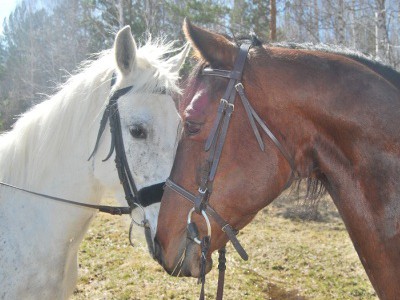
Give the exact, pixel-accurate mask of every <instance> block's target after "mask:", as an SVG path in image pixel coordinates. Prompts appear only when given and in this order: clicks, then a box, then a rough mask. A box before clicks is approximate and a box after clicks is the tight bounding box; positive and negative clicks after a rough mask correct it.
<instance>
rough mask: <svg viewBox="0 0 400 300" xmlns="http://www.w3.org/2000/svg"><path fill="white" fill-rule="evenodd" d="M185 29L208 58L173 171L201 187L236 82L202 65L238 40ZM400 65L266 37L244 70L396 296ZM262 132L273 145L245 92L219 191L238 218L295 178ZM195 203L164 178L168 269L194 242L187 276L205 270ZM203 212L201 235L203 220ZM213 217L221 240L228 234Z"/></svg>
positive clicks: (379, 283)
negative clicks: (227, 93)
mask: <svg viewBox="0 0 400 300" xmlns="http://www.w3.org/2000/svg"><path fill="white" fill-rule="evenodd" d="M184 30H185V33H186V37H187V38H188V40H189V41H190V42H191V44H192V46H193V48H194V49H195V50H196V52H197V56H198V57H199V58H200V60H201V61H200V65H199V67H198V68H197V69H196V70H195V71H194V73H193V74H192V77H191V80H190V82H189V84H188V87H187V89H186V91H185V99H184V102H183V107H182V112H181V115H182V118H183V120H184V122H186V123H185V132H184V133H183V135H182V139H181V141H180V143H179V146H178V150H177V154H176V158H175V163H174V167H173V170H172V174H171V178H172V180H174V181H175V182H176V183H177V184H179V185H181V186H183V187H185V188H186V189H188V190H189V191H191V192H193V193H195V192H196V190H197V187H198V180H199V172H200V170H201V166H202V164H203V163H204V162H205V159H206V157H207V153H205V152H204V150H203V149H204V143H205V140H206V139H207V136H208V133H209V132H210V128H211V126H212V124H213V121H214V118H215V115H216V110H217V104H218V102H219V99H220V97H221V95H222V93H223V92H224V90H225V88H226V85H227V80H226V79H218V78H215V77H208V76H202V75H201V74H200V72H199V71H200V70H201V68H202V67H204V65H205V64H208V65H211V66H212V67H214V68H221V69H231V68H232V64H233V61H234V59H235V57H236V54H237V49H238V48H237V46H236V45H234V44H233V43H232V42H230V41H229V40H227V39H226V38H224V37H223V36H221V35H217V34H214V33H211V32H208V31H205V30H202V29H200V28H198V27H196V26H193V25H191V24H190V23H189V22H186V23H185V25H184ZM392 75H393V74H392ZM393 76H394V77H391V76H390V75H387V74H385V73H384V72H383V71H382V70H381V69H380V67H379V66H375V65H370V66H368V64H367V63H365V62H364V63H363V62H360V61H357V60H356V59H352V58H350V57H346V56H345V55H338V54H333V53H326V52H319V51H311V50H298V49H287V48H281V47H277V48H273V47H265V46H264V47H253V48H252V49H251V50H250V52H249V56H248V60H247V63H246V65H245V68H244V74H243V80H242V82H243V85H244V87H245V92H246V94H247V97H248V99H249V101H250V103H251V104H252V105H253V107H254V109H255V110H256V111H257V112H258V114H259V115H260V116H261V118H262V119H263V120H264V121H265V122H266V124H268V126H269V127H270V129H271V130H272V132H273V133H274V134H275V135H276V137H277V138H278V140H279V141H280V142H281V143H282V144H283V146H284V147H285V148H286V149H287V151H288V152H289V153H290V155H291V156H292V157H293V159H294V161H295V165H296V170H295V173H296V175H297V176H298V177H300V178H316V179H318V180H320V181H321V182H322V184H323V185H324V187H325V188H326V189H327V191H328V192H329V194H330V195H331V197H332V199H333V201H334V203H335V205H336V206H337V208H338V210H339V212H340V214H341V216H342V218H343V220H344V222H345V224H346V227H347V230H348V232H349V235H350V237H351V239H352V241H353V244H354V247H355V249H356V250H357V252H358V255H359V257H360V260H361V262H362V264H363V265H364V268H365V270H366V272H367V274H368V276H369V278H370V280H371V282H372V284H373V286H374V288H375V290H376V292H377V294H378V296H379V297H380V298H381V299H389V300H392V299H400V91H399V89H400V85H399V82H400V80H399V78H400V74H394V75H393ZM188 122H189V123H188ZM193 124H195V125H193ZM196 124H199V125H196ZM198 129H200V131H199V132H198V133H194V134H193V132H195V131H197V130H198ZM263 140H264V143H265V145H266V149H265V152H262V151H261V150H260V148H259V146H258V144H257V142H256V139H255V137H254V134H253V132H252V130H251V128H250V125H249V121H248V119H247V116H246V114H245V111H244V108H243V106H242V104H241V103H240V101H238V100H237V101H236V106H235V112H234V114H233V117H232V120H231V123H230V126H229V129H228V135H227V139H226V142H225V145H224V149H223V153H222V157H221V161H220V164H219V167H218V171H217V176H216V179H215V182H214V190H213V193H212V195H211V198H210V205H211V206H213V207H214V209H215V210H216V211H217V212H218V213H220V214H221V216H222V217H224V218H225V219H226V220H227V221H228V222H229V223H230V224H231V225H233V226H234V227H236V228H237V229H240V228H243V227H244V226H246V224H248V223H249V222H250V221H251V220H252V218H253V217H254V216H255V214H256V213H257V212H258V211H259V210H260V209H262V208H263V207H265V206H266V205H268V204H269V203H270V202H272V201H273V200H274V199H275V198H276V197H277V196H278V195H279V194H280V193H281V192H282V191H283V189H284V187H285V185H286V184H287V182H288V180H290V174H291V170H290V166H289V164H288V162H287V161H286V160H285V158H284V157H283V156H282V154H281V153H280V152H279V150H278V149H277V148H276V146H275V145H274V144H273V143H272V142H271V141H270V140H269V139H268V137H267V136H265V135H264V136H263ZM190 208H191V205H190V203H189V202H188V201H187V200H185V199H183V198H182V197H181V196H179V195H178V194H176V193H174V192H173V191H171V190H169V189H166V191H165V193H164V196H163V199H162V203H161V211H160V215H159V220H158V231H157V236H156V243H157V247H158V253H157V255H158V259H159V260H160V262H161V263H162V264H163V266H164V268H165V269H166V270H167V271H168V272H170V273H171V272H172V270H173V269H174V267H175V266H176V265H177V263H178V259H179V258H180V257H181V255H182V254H183V251H184V248H186V253H185V259H184V261H183V263H182V265H180V266H179V268H180V269H181V275H185V276H198V274H199V266H198V264H199V247H198V246H196V245H194V244H193V243H189V242H187V240H186V219H187V214H188V211H189V209H190ZM194 220H195V222H196V223H197V225H198V227H199V229H200V233H201V234H204V232H205V225H204V221H203V219H202V218H200V217H198V216H194ZM212 225H213V226H212V239H211V251H214V250H216V249H219V248H221V247H223V246H224V244H225V243H226V242H227V238H226V236H225V235H224V233H223V232H222V231H221V229H220V228H218V226H217V225H216V224H215V223H214V222H212ZM210 267H211V264H209V266H208V269H210Z"/></svg>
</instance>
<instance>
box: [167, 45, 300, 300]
mask: <svg viewBox="0 0 400 300" xmlns="http://www.w3.org/2000/svg"><path fill="white" fill-rule="evenodd" d="M250 47H251V45H250V44H247V43H245V44H242V45H241V46H240V49H239V53H238V56H237V58H236V61H235V63H234V67H233V70H219V69H212V68H205V69H204V70H203V71H202V74H203V75H207V76H218V77H224V78H228V79H229V83H228V86H227V88H226V90H225V93H224V95H223V97H222V98H221V100H220V103H219V106H218V111H217V116H216V119H215V121H214V124H213V127H212V129H211V132H210V134H209V136H208V138H207V141H206V144H205V148H204V150H205V151H206V152H209V155H208V158H207V160H206V164H205V167H204V169H203V170H202V172H201V174H202V175H201V179H200V185H199V188H198V193H197V195H195V194H193V193H191V192H190V191H188V190H186V189H185V188H183V187H181V186H179V185H178V184H176V183H175V182H173V181H172V180H171V179H167V181H166V186H167V187H169V188H170V189H172V190H173V191H175V192H177V193H178V194H179V195H181V196H182V197H184V198H185V199H187V200H189V201H190V202H191V203H192V204H193V205H194V210H195V212H196V213H198V214H203V216H204V213H205V214H207V215H209V216H211V217H212V218H213V219H214V221H216V223H217V224H218V225H219V226H220V227H221V229H222V231H224V232H225V233H226V235H227V236H228V238H229V240H230V241H231V242H232V244H233V246H234V248H235V249H236V251H237V252H238V253H239V255H240V257H241V258H242V259H244V260H247V259H248V255H247V253H246V251H245V250H244V248H243V247H242V245H241V244H240V242H239V240H238V239H237V238H236V235H237V233H238V231H237V230H235V229H234V228H233V227H232V226H231V225H229V224H228V223H227V222H226V221H225V220H224V219H223V218H222V217H221V216H220V215H219V214H218V213H217V212H216V211H215V210H214V209H213V208H212V207H211V206H210V205H209V203H208V200H209V198H210V195H211V193H212V187H213V182H214V178H215V174H216V172H217V169H218V164H219V161H220V157H221V154H222V149H223V146H224V143H225V138H226V135H227V132H228V126H229V122H230V119H231V116H232V113H233V111H234V107H235V99H236V92H237V93H238V94H239V96H240V99H241V100H242V103H243V106H244V108H245V111H246V114H247V117H248V119H249V121H250V125H251V128H252V129H253V132H254V135H255V137H256V139H257V142H258V144H259V146H260V149H261V150H262V151H264V149H265V147H264V142H263V140H262V138H261V135H260V132H259V130H258V127H257V125H256V122H257V123H258V124H259V126H260V127H261V129H262V130H263V131H264V132H265V133H266V134H267V135H268V137H269V138H270V139H271V140H272V142H273V143H274V144H275V145H276V147H277V148H278V149H279V150H280V152H281V153H282V154H283V156H284V157H285V159H286V160H287V161H288V163H289V164H290V167H291V169H292V176H293V172H294V170H295V165H294V161H293V160H292V158H291V156H290V155H289V154H288V152H287V151H286V150H285V148H284V147H283V146H282V144H281V143H280V142H279V141H278V139H277V138H276V137H275V135H274V134H273V133H272V132H271V130H270V129H269V128H268V127H267V125H266V124H265V123H264V121H263V120H262V119H261V118H260V117H259V116H258V114H257V113H256V111H255V110H254V109H253V107H252V106H251V105H250V102H249V100H248V99H247V97H246V95H245V93H244V87H243V84H242V83H241V79H242V75H243V68H244V64H245V62H246V58H247V54H248V52H249V49H250ZM289 181H290V180H289ZM205 220H206V222H207V223H209V221H208V219H207V218H206V217H205ZM207 225H208V227H210V226H209V224H207ZM192 227H193V225H191V224H189V225H188V231H192V229H191V228H192ZM190 235H192V234H188V236H190ZM209 240H210V234H209V235H207V236H205V237H203V239H202V241H201V244H200V245H201V252H202V254H201V256H202V257H201V259H200V270H201V271H200V278H199V279H200V281H201V283H202V290H201V295H200V299H203V298H204V282H205V267H204V265H205V255H206V254H207V252H208V247H209V244H210V241H209ZM207 246H208V247H207ZM219 254H220V258H219V265H218V269H219V270H220V274H219V280H218V292H217V299H222V293H223V284H224V283H223V281H224V271H225V248H222V249H220V250H219Z"/></svg>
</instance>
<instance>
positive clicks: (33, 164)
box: [0, 41, 179, 185]
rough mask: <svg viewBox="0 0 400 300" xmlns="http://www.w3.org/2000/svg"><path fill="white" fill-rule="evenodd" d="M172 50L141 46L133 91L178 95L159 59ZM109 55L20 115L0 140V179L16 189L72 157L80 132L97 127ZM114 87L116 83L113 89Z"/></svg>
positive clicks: (86, 65) (167, 46)
mask: <svg viewBox="0 0 400 300" xmlns="http://www.w3.org/2000/svg"><path fill="white" fill-rule="evenodd" d="M175 50H176V49H173V48H172V45H171V44H163V43H162V42H160V41H156V42H152V41H148V42H147V43H146V44H145V45H144V46H142V47H140V48H139V49H138V51H137V63H138V67H139V68H141V67H142V68H143V70H144V72H143V73H142V74H141V76H140V77H138V80H135V82H134V84H135V85H134V88H133V90H132V92H135V93H146V92H151V91H153V90H158V89H160V88H165V89H166V90H168V91H173V92H178V91H179V90H178V87H177V86H176V80H177V74H176V73H171V72H169V70H170V68H171V66H170V65H169V63H168V61H166V60H162V58H163V56H165V54H169V53H172V52H174V51H175ZM112 55H113V52H112V51H110V50H107V51H104V52H102V53H100V54H98V55H97V59H95V60H90V61H86V62H84V63H82V65H81V67H80V68H79V70H78V72H77V73H76V74H75V75H72V76H71V77H70V78H69V79H68V80H67V82H66V83H65V84H63V85H62V86H61V87H60V90H59V91H58V92H57V93H56V94H54V95H53V96H51V97H49V99H47V100H45V101H44V102H42V103H40V104H38V105H36V106H34V107H33V108H32V109H30V110H29V111H27V112H26V113H24V114H23V115H22V116H21V117H20V118H19V119H18V121H17V122H16V123H15V125H14V127H13V129H12V130H11V131H10V132H7V133H4V134H2V135H1V136H0V180H3V181H7V182H12V183H13V184H19V185H23V184H25V183H29V184H32V183H34V182H35V181H36V180H37V179H39V178H41V176H42V174H44V173H45V172H46V169H45V168H46V167H49V166H51V165H52V164H51V163H46V164H44V163H43V162H44V161H48V160H55V159H58V157H57V154H58V153H64V152H65V151H70V152H71V153H72V152H73V149H74V146H76V145H74V141H76V140H77V135H78V134H79V133H80V131H81V130H82V128H83V127H84V126H86V127H88V126H89V127H91V126H94V127H96V128H97V127H98V126H99V118H100V117H101V114H102V112H103V110H104V107H105V105H106V104H107V98H108V94H109V91H110V80H111V74H112V73H113V72H116V70H117V68H116V63H115V61H114V58H113V57H112ZM119 85H120V83H119V82H117V83H116V85H115V87H116V88H119ZM121 87H122V86H121ZM92 129H93V128H92ZM93 146H94V145H93ZM49 155H52V156H53V157H49ZM89 155H90V153H89V152H88V157H89ZM10 160H12V162H13V163H12V164H10ZM35 179H36V180H35Z"/></svg>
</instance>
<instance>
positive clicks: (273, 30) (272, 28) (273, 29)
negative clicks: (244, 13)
mask: <svg viewBox="0 0 400 300" xmlns="http://www.w3.org/2000/svg"><path fill="white" fill-rule="evenodd" d="M270 5H271V20H270V23H269V31H270V39H271V42H275V41H276V0H271V3H270Z"/></svg>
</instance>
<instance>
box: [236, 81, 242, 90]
mask: <svg viewBox="0 0 400 300" xmlns="http://www.w3.org/2000/svg"><path fill="white" fill-rule="evenodd" d="M235 89H236V90H237V91H238V92H239V89H240V90H241V91H244V86H243V84H242V83H241V82H239V83H237V84H235Z"/></svg>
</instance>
